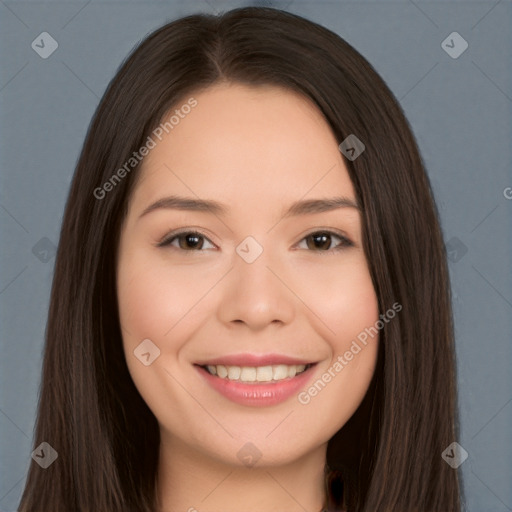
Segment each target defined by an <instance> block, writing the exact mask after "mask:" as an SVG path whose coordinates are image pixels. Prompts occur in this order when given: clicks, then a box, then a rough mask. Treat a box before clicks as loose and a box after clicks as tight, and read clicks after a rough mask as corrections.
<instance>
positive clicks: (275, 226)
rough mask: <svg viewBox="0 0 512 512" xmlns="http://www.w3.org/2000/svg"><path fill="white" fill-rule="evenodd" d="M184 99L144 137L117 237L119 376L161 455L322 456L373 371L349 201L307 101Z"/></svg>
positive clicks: (333, 146)
mask: <svg viewBox="0 0 512 512" xmlns="http://www.w3.org/2000/svg"><path fill="white" fill-rule="evenodd" d="M192 96H193V98H195V100H196V101H197V104H196V105H195V106H194V108H192V109H183V110H181V112H182V115H181V116H180V119H179V122H178V123H176V124H174V125H173V128H172V130H171V129H168V133H166V132H165V131H164V132H163V136H161V139H162V140H159V138H157V137H155V136H153V139H154V141H155V142H156V145H155V146H154V147H153V148H152V149H151V150H150V151H149V154H148V155H147V156H146V157H145V158H144V160H143V162H142V168H141V169H140V172H141V174H140V176H139V179H138V181H137V184H136V187H135V189H134V191H133V194H132V196H131V198H130V203H129V210H128V215H127V217H126V218H125V221H124V224H123V226H122V232H121V239H120V247H119V257H118V265H117V283H118V284H117V293H118V299H119V316H120V322H121V326H122V331H123V345H124V352H125V356H126V361H127V365H128V369H129V371H130V374H131V376H132V378H133V381H134V383H135V385H136V387H137V388H138V390H139V392H140V394H141V396H142V397H143V399H144V400H145V401H146V403H147V404H148V406H149V408H150V409H151V411H152V412H153V413H154V415H155V417H156V418H157V420H158V423H159V426H160V431H161V436H162V442H165V443H168V444H169V445H172V446H174V447H176V448H178V447H182V448H183V447H188V448H190V449H192V448H193V450H194V453H196V455H198V456H203V457H208V458H210V459H215V460H217V461H220V462H223V463H225V464H231V465H240V464H243V463H245V462H244V460H245V458H246V456H249V457H250V456H253V457H261V460H260V462H259V464H260V465H261V464H268V465H275V464H285V463H289V462H292V461H294V460H297V459H299V458H300V457H302V456H304V455H306V454H307V453H308V452H311V451H313V450H319V449H322V448H323V449H325V448H326V443H327V442H328V440H329V439H330V438H331V437H332V436H333V435H334V434H335V433H336V431H338V430H339V429H340V428H341V427H342V426H343V425H344V424H345V423H346V421H347V420H348V419H349V418H350V417H351V415H352V414H353V413H354V412H355V410H356V409H357V407H358V405H359V404H360V403H361V401H362V399H363V397H364V395H365V393H366V391H367V389H368V386H369V383H370V381H371V378H372V375H373V372H374V369H375V364H376V359H377V349H378V347H377V345H378V335H377V336H374V337H373V339H372V338H371V337H368V338H367V341H366V343H365V344H363V343H361V341H358V336H359V340H361V333H363V332H364V331H365V329H366V328H368V327H372V326H374V325H375V323H376V322H377V321H378V319H379V316H378V314H379V313H378V306H377V298H376V295H375V291H374V288H373V285H372V281H371V278H370V274H369V271H368V266H367V261H366V259H365V255H364V251H363V247H362V236H361V216H360V212H359V210H358V209H357V205H356V199H355V195H354V189H353V186H352V183H351V181H350V178H349V176H348V172H347V169H346V167H345V165H344V162H343V159H342V156H341V153H340V151H339V149H338V141H337V140H336V138H335V137H334V135H333V134H332V132H331V130H330V128H329V126H328V124H327V123H326V121H325V120H324V118H323V117H322V115H321V113H320V112H319V111H318V110H317V109H316V107H315V106H314V105H313V104H312V103H311V102H310V101H309V100H307V99H305V98H303V97H302V96H300V95H297V94H296V93H294V92H291V91H288V90H284V89H281V88H276V87H267V86H265V87H259V88H253V87H247V86H243V85H237V84H230V85H226V84H223V85H215V86H212V87H210V88H209V89H206V90H204V91H202V92H200V93H198V94H194V95H192ZM186 101H187V100H185V101H184V102H183V103H184V104H185V103H186ZM179 107H180V106H177V107H176V108H179ZM185 111H187V112H188V113H187V114H186V115H185V114H183V112H185ZM171 114H172V112H171V113H170V114H169V116H167V117H170V115H171ZM167 117H166V119H167ZM151 145H153V144H151ZM171 196H173V197H174V201H171V200H169V199H168V200H166V198H170V197H171ZM176 198H185V199H189V200H193V201H196V203H193V202H191V201H190V202H188V203H180V201H179V200H177V199H176ZM335 198H341V199H342V200H340V201H339V202H338V203H336V205H335V207H333V206H332V204H331V207H330V208H327V207H326V204H325V203H316V202H315V200H322V201H323V200H328V199H335ZM200 201H214V202H215V205H212V204H209V205H208V206H209V207H204V206H203V207H201V204H200V203H199V202H200ZM306 201H307V202H309V203H305V202H306ZM311 201H312V202H311ZM301 204H302V207H301V206H300V205H301ZM293 205H294V207H293V208H292V206H293ZM319 205H320V207H318V206H319ZM322 205H323V206H322ZM354 343H355V344H354ZM356 346H358V347H359V350H357V348H356ZM226 374H227V376H226ZM294 374H295V376H293V375H294ZM254 379H256V381H254ZM247 443H250V444H247ZM246 452H247V453H246Z"/></svg>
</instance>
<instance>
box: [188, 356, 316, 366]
mask: <svg viewBox="0 0 512 512" xmlns="http://www.w3.org/2000/svg"><path fill="white" fill-rule="evenodd" d="M313 362H314V361H308V360H306V359H297V358H295V357H290V356H285V355H280V354H231V355H228V356H222V357H217V358H215V359H210V360H208V361H201V362H197V363H196V364H198V365H200V366H207V365H212V366H214V365H217V364H223V365H225V366H271V365H273V364H287V365H293V364H309V363H313Z"/></svg>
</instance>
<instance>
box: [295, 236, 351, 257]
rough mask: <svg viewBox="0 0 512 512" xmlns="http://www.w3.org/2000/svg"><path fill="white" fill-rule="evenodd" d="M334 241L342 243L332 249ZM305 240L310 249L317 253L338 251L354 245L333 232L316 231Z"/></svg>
mask: <svg viewBox="0 0 512 512" xmlns="http://www.w3.org/2000/svg"><path fill="white" fill-rule="evenodd" d="M333 239H338V240H339V241H340V242H338V244H337V245H335V246H334V247H331V244H332V243H333ZM303 240H305V241H306V246H307V248H308V249H310V250H313V251H317V252H327V251H337V250H340V249H343V248H345V247H351V246H353V245H354V244H353V243H352V242H351V241H350V240H349V239H348V238H346V237H344V236H342V235H339V234H336V233H333V232H331V231H316V232H314V233H310V234H309V235H308V236H306V237H304V238H303Z"/></svg>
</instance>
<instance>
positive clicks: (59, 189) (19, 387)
mask: <svg viewBox="0 0 512 512" xmlns="http://www.w3.org/2000/svg"><path fill="white" fill-rule="evenodd" d="M247 4H249V2H247V3H246V4H244V3H242V2H224V1H219V2H215V1H213V0H210V1H208V2H206V1H197V2H186V3H185V2H182V3H179V2H144V1H123V2H119V1H108V0H107V1H105V0H103V1H92V2H74V1H67V2H56V1H42V0H41V1H2V0H0V28H1V31H0V34H1V45H2V47H1V68H0V69H1V76H0V105H1V106H0V109H1V137H0V145H1V146H0V148H1V159H0V162H1V166H2V167H1V175H0V179H1V189H0V234H1V237H2V245H1V248H2V249H1V267H0V312H1V342H0V343H1V347H0V348H1V357H0V369H1V374H0V384H1V388H0V389H1V392H0V433H1V442H0V475H1V477H0V509H1V510H4V511H7V510H8V511H11V510H15V509H16V507H17V505H18V502H19V498H20V496H21V491H22V488H23V484H24V481H25V476H26V471H27V468H28V465H29V462H30V460H31V459H30V454H31V451H32V444H31V443H32V429H33V426H34V421H35V409H36V404H37V396H38V386H39V380H40V369H41V356H42V348H43V337H44V330H45V326H46V315H47V309H48V301H49V293H50V286H51V279H52V275H53V264H54V252H55V246H56V244H57V243H58V235H59V229H60V223H61V219H62V212H63V208H64V204H65V200H66V195H67V193H68V188H69V184H70V181H71V177H72V173H73V170H74V167H75V164H76V161H77V157H78V154H79V151H80V149H81V145H82V143H83V140H84V137H85V134H86V129H87V126H88V124H89V121H90V118H91V116H92V114H93V111H94V109H95V108H96V106H97V104H98V101H99V99H100V97H101V95H102V94H103V92H104V90H105V87H106V86H107V84H108V82H109V80H110V79H111V78H112V77H113V75H114V73H115V71H116V69H117V67H118V66H119V64H120V63H121V61H122V59H124V58H125V56H126V55H127V54H128V52H129V51H130V50H131V49H132V48H133V46H134V45H135V44H136V43H137V42H138V41H139V40H140V39H141V38H143V37H144V36H145V35H147V34H148V33H149V32H151V31H152V30H154V29H156V28H157V27H160V26H161V25H163V24H164V23H165V22H166V21H170V20H171V19H175V18H177V17H180V16H183V15H186V14H190V13H193V12H199V11H205V12H212V13H213V12H218V11H224V10H228V9H230V8H233V7H238V6H241V5H247ZM253 5H256V4H255V3H253ZM260 5H261V3H260ZM263 5H272V6H276V7H281V8H285V9H287V10H289V11H291V12H294V13H296V14H299V15H302V16H304V17H306V18H308V19H311V20H313V21H316V22H319V23H321V24H323V25H325V26H326V27H328V28H330V29H332V30H334V31H335V32H337V33H338V34H340V35H341V36H342V37H343V38H345V39H346V40H347V41H348V42H349V43H350V44H352V45H353V46H354V47H355V48H356V49H358V50H359V51H360V52H361V53H362V54H363V55H364V56H365V57H366V58H367V59H368V60H369V61H370V62H371V63H372V64H373V65H374V67H375V68H376V69H377V71H378V72H379V73H380V74H381V75H382V77H383V78H384V80H386V82H387V83H388V85H389V87H390V88H391V89H392V91H393V92H394V93H395V95H396V96H397V98H398V99H399V100H400V102H401V104H402V106H403V108H404V110H405V113H406V115H407V117H408V119H409V121H410V123H411V125H412V128H413V130H414V133H415V135H416V137H417V140H418V143H419V146H420V149H421V152H422V155H423V157H424V160H425V163H426V166H427V169H428V173H429V175H430V178H431V180H432V183H433V186H434V190H435V193H436V199H437V202H438V206H439V209H440V214H441V220H442V225H443V231H444V236H445V241H446V243H447V246H448V248H449V250H450V273H451V280H452V286H453V304H454V314H455V327H456V341H457V358H458V360H457V362H458V384H459V394H460V397H459V401H460V409H461V437H460V439H458V440H457V441H458V442H459V443H460V444H461V445H462V446H463V447H464V449H465V450H466V451H467V452H468V454H469V456H468V459H467V460H466V461H465V462H464V463H463V464H462V465H461V468H460V469H461V472H462V475H463V478H464V487H465V492H466V503H465V505H464V508H465V510H471V511H474V512H477V511H478V512H481V511H499V512H502V511H506V510H512V489H511V485H510V483H511V482H512V457H511V455H512V446H511V445H512V443H511V442H510V432H511V428H510V427H511V424H512V404H511V401H512V385H511V382H512V379H511V376H510V369H509V367H510V363H511V352H512V344H511V332H512V322H511V320H512V314H511V313H512V272H511V270H510V269H511V265H510V263H511V260H512V258H511V253H512V244H511V238H512V236H511V234H512V229H511V224H512V222H511V219H512V215H511V212H512V200H510V199H507V197H506V196H507V195H508V197H512V189H508V188H507V187H512V173H511V138H510V135H511V124H512V116H511V110H512V87H511V82H512V75H511V66H510V63H511V62H512V60H511V56H512V55H511V54H512V36H511V35H512V30H511V27H512V25H511V18H512V16H511V14H512V4H511V2H510V1H497V2H496V1H487V2H486V1H483V2H469V1H462V0H459V1H443V2H434V1H421V2H420V1H418V2H412V1H387V0H381V1H378V2H368V1H364V0H362V1H357V2H355V1H354V2H347V1H336V2H315V1H311V0H310V1H301V0H294V1H286V2H281V3H280V2H264V3H263ZM45 31H46V32H48V33H50V34H51V36H52V37H53V38H54V39H55V40H56V41H57V42H58V49H57V50H56V51H55V53H53V54H52V55H51V56H50V57H48V58H47V59H43V58H41V57H40V56H39V55H38V54H37V53H36V52H35V51H34V50H33V49H32V48H31V43H32V41H34V40H35V39H36V38H37V37H38V36H39V34H41V33H42V32H45ZM454 31H456V32H458V33H459V34H460V35H461V36H462V37H463V38H464V39H465V40H466V41H467V43H468V45H469V46H468V48H467V50H466V51H465V52H464V53H462V54H461V55H460V56H459V57H458V58H452V57H451V56H450V55H449V54H448V53H447V52H446V51H445V50H444V49H443V47H442V45H441V43H442V41H444V40H445V39H446V38H447V36H448V35H449V34H451V33H452V32H454ZM449 44H450V45H451V44H452V43H451V42H450V43H449ZM453 45H454V46H455V50H457V49H458V48H460V45H459V42H454V43H453ZM507 191H509V192H510V193H508V192H507ZM507 432H508V433H509V434H507ZM440 456H441V454H440Z"/></svg>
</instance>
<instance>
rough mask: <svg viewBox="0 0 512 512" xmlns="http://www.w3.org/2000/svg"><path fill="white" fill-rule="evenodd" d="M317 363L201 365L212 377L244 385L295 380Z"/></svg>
mask: <svg viewBox="0 0 512 512" xmlns="http://www.w3.org/2000/svg"><path fill="white" fill-rule="evenodd" d="M315 364H316V363H308V364H291V365H290V364H274V365H266V366H235V365H223V364H216V365H210V364H208V365H199V367H200V368H202V369H203V370H205V371H206V372H208V373H209V374H210V375H213V376H215V377H218V378H220V379H225V380H229V381H233V382H240V383H244V384H275V383H277V382H281V381H283V380H287V379H293V378H294V377H297V376H299V375H301V374H302V373H304V372H306V371H308V370H309V369H310V368H311V367H312V366H314V365H315Z"/></svg>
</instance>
